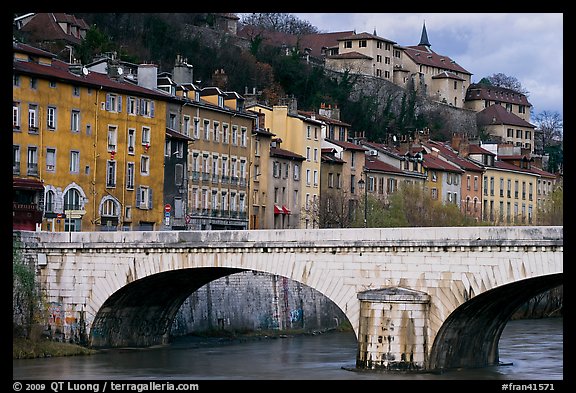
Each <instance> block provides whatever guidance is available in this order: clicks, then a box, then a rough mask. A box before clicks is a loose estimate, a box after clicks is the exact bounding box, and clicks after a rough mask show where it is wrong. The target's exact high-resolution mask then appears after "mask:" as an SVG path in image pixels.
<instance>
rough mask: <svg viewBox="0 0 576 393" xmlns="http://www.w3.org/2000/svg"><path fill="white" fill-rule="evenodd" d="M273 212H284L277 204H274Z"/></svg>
mask: <svg viewBox="0 0 576 393" xmlns="http://www.w3.org/2000/svg"><path fill="white" fill-rule="evenodd" d="M274 214H284V210H282V208H281V207H280V206H278V205H274Z"/></svg>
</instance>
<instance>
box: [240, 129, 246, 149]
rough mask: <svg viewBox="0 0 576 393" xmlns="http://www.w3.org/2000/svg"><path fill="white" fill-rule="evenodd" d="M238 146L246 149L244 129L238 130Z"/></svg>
mask: <svg viewBox="0 0 576 393" xmlns="http://www.w3.org/2000/svg"><path fill="white" fill-rule="evenodd" d="M240 146H242V147H246V127H242V128H241V129H240Z"/></svg>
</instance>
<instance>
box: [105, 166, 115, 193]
mask: <svg viewBox="0 0 576 393" xmlns="http://www.w3.org/2000/svg"><path fill="white" fill-rule="evenodd" d="M106 187H108V188H113V187H116V161H114V160H107V161H106Z"/></svg>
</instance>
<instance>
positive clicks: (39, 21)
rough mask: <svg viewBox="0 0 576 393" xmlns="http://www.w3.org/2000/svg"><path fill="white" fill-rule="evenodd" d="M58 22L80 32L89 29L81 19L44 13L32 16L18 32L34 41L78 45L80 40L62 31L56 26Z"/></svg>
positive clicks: (62, 14) (67, 15) (61, 14)
mask: <svg viewBox="0 0 576 393" xmlns="http://www.w3.org/2000/svg"><path fill="white" fill-rule="evenodd" d="M59 22H63V23H68V24H70V25H73V26H76V27H78V28H80V29H81V30H88V28H89V26H88V24H87V23H86V22H85V21H84V20H83V19H79V18H76V17H75V16H74V15H69V14H64V13H52V12H47V13H46V12H45V13H38V14H36V15H34V17H33V18H31V19H30V21H29V22H28V23H26V24H25V25H24V26H22V28H21V29H20V30H21V31H22V32H24V33H27V34H29V35H30V36H31V37H32V38H33V39H34V40H42V41H53V40H63V41H68V42H70V43H73V44H79V43H80V38H79V37H75V36H73V35H72V34H68V33H66V32H65V31H64V30H62V28H61V27H60V26H59V25H58V23H59Z"/></svg>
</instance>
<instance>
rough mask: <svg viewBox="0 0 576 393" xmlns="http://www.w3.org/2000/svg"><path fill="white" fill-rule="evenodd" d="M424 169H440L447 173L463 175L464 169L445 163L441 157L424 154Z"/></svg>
mask: <svg viewBox="0 0 576 393" xmlns="http://www.w3.org/2000/svg"><path fill="white" fill-rule="evenodd" d="M422 165H423V166H424V168H428V169H439V170H442V171H446V172H455V173H462V172H464V171H463V170H462V169H460V168H458V167H457V166H455V165H453V164H450V163H449V162H446V161H444V160H443V159H441V158H439V157H435V156H433V155H432V154H424V161H423V162H422Z"/></svg>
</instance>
